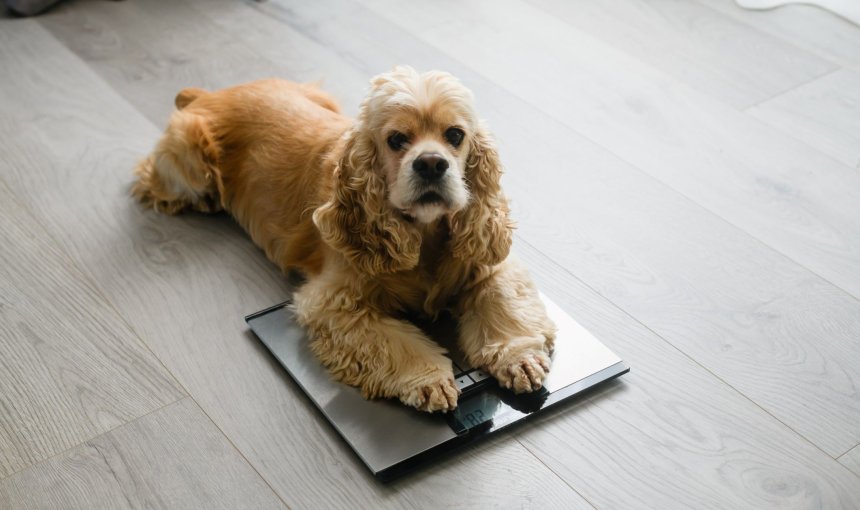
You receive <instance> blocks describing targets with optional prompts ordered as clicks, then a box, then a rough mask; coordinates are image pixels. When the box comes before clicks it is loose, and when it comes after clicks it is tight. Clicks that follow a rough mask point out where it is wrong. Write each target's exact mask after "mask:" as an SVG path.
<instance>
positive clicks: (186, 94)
mask: <svg viewBox="0 0 860 510" xmlns="http://www.w3.org/2000/svg"><path fill="white" fill-rule="evenodd" d="M203 94H207V91H206V90H203V89H200V88H197V87H189V88H187V89H182V90H180V91H179V94H176V99H174V100H173V103H174V104H176V109H177V110H181V109H183V108H185V107H186V106H188V105H189V104H190V103H191V102H192V101H194V100H195V99H197V98H198V97H200V96H202V95H203Z"/></svg>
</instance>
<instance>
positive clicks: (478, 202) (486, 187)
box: [451, 126, 514, 265]
mask: <svg viewBox="0 0 860 510" xmlns="http://www.w3.org/2000/svg"><path fill="white" fill-rule="evenodd" d="M501 177H502V165H501V162H500V161H499V154H498V152H497V151H496V147H495V143H494V142H493V140H492V137H491V136H490V134H489V133H488V132H487V131H486V129H485V128H484V127H483V126H481V127H479V128H478V130H477V131H476V132H475V134H474V135H473V136H472V137H471V139H470V146H469V157H468V159H467V161H466V180H467V182H468V184H469V189H470V191H471V194H472V198H471V201H470V202H469V205H467V206H466V208H465V209H463V210H461V211H458V212H457V213H455V214H454V215H453V216H452V217H451V243H452V244H451V247H452V252H453V254H454V257H455V258H457V259H460V260H464V261H471V262H475V263H478V264H487V265H495V264H498V263H500V262H502V261H504V260H505V259H506V258H507V257H508V253H509V252H510V249H511V241H512V238H513V230H514V224H513V222H512V221H511V220H510V218H509V213H510V208H509V206H508V199H507V198H506V197H505V195H504V194H503V193H502V187H501V182H500V181H501Z"/></svg>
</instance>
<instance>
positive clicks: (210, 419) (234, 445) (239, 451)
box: [188, 395, 292, 510]
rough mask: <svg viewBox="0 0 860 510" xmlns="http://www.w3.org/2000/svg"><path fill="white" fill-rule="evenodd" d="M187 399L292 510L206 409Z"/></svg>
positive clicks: (285, 504) (193, 400) (193, 399)
mask: <svg viewBox="0 0 860 510" xmlns="http://www.w3.org/2000/svg"><path fill="white" fill-rule="evenodd" d="M188 398H190V399H191V401H192V402H194V405H196V406H197V408H198V409H200V412H201V413H203V415H204V416H206V419H207V420H209V422H210V423H212V426H213V427H215V428H216V429H217V430H218V432H220V433H221V435H222V436H224V439H226V440H227V442H228V443H230V446H232V447H233V449H234V450H235V451H236V453H237V454H238V455H239V457H241V458H242V460H244V461H245V463H246V464H248V467H250V468H251V469H252V470H253V471H254V473H256V474H257V476H259V477H260V480H262V481H263V483H265V484H266V487H268V488H269V490H271V491H272V493H273V494H274V495H275V497H277V498H278V501H280V502H281V503H283V505H284V506H285V507H286V508H288V509H290V510H292V507H291V506H290V505H289V504H287V502H286V501H285V500H284V498H282V497H281V495H280V494H279V493H278V491H276V490H275V488H274V487H272V484H270V483H269V480H267V479H266V477H265V476H263V474H262V473H260V471H258V470H257V467H256V466H255V465H254V463H253V462H251V461H250V460H249V459H248V457H246V456H245V454H244V453H242V450H240V449H239V447H238V446H236V443H234V442H233V440H232V439H230V436H228V435H227V433H226V432H224V430H223V429H222V428H221V427H220V426H218V423H217V422H216V421H215V420H213V419H212V417H211V416H210V415H209V413H207V412H206V409H204V408H203V406H202V405H200V403H199V402H197V399H195V398H194V397H193V396H191V395H189V397H188Z"/></svg>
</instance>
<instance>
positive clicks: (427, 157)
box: [412, 152, 448, 181]
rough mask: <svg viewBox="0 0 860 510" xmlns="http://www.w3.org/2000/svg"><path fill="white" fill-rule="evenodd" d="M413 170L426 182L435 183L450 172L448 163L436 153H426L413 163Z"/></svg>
mask: <svg viewBox="0 0 860 510" xmlns="http://www.w3.org/2000/svg"><path fill="white" fill-rule="evenodd" d="M412 170H415V171H416V172H417V173H418V175H420V176H421V178H422V179H424V180H425V181H435V180H437V179H439V178H440V177H442V176H443V175H444V174H445V170H448V161H447V160H446V159H445V158H443V157H442V155H440V154H437V153H435V152H425V153H423V154H421V155H420V156H418V157H417V158H415V161H413V162H412Z"/></svg>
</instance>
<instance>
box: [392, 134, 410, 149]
mask: <svg viewBox="0 0 860 510" xmlns="http://www.w3.org/2000/svg"><path fill="white" fill-rule="evenodd" d="M408 141H409V137H408V136H406V135H404V134H403V133H401V132H399V131H395V132H394V133H391V134H390V135H388V146H389V147H391V148H392V149H393V150H396V151H399V150H400V149H402V148H403V146H404V145H406V142H408Z"/></svg>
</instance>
